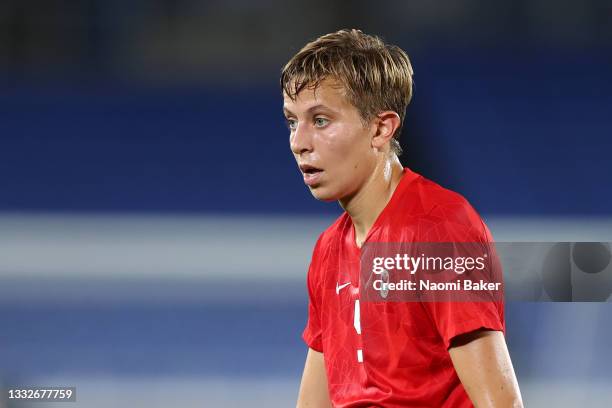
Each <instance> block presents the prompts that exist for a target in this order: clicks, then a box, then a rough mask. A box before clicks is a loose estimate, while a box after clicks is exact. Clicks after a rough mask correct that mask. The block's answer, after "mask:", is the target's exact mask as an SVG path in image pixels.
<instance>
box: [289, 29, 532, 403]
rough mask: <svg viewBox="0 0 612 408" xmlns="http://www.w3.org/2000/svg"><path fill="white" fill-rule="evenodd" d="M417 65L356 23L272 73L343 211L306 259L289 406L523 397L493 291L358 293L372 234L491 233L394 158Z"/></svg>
mask: <svg viewBox="0 0 612 408" xmlns="http://www.w3.org/2000/svg"><path fill="white" fill-rule="evenodd" d="M412 75H413V71H412V66H411V63H410V61H409V59H408V56H407V55H406V54H405V53H404V52H403V51H402V50H401V49H400V48H399V47H397V46H393V45H388V44H386V43H384V42H383V41H382V40H381V39H380V38H378V37H374V36H370V35H366V34H364V33H362V32H361V31H359V30H341V31H338V32H335V33H331V34H327V35H324V36H322V37H319V38H318V39H316V40H315V41H313V42H311V43H309V44H307V45H306V46H304V48H302V49H301V50H300V51H299V52H298V53H297V54H296V55H295V56H293V57H292V58H291V60H290V61H289V62H288V63H287V64H286V65H285V67H284V68H283V70H282V75H281V81H280V82H281V87H282V91H283V99H284V109H283V110H284V114H285V117H286V120H287V124H288V127H289V130H290V138H289V140H290V147H291V151H292V152H293V155H294V157H295V159H296V161H297V164H298V167H299V169H300V171H301V173H302V174H303V179H304V183H305V184H306V185H307V186H308V188H309V189H310V191H311V193H312V195H314V197H315V198H317V199H319V200H324V201H334V200H337V201H338V202H339V203H340V205H341V206H342V208H343V209H344V210H345V212H344V213H343V214H342V215H341V216H340V217H339V218H338V219H337V220H336V222H334V224H332V225H331V226H330V227H329V228H328V229H327V230H326V231H325V232H323V234H321V236H320V237H319V239H318V241H317V243H316V245H315V248H314V252H313V255H312V261H311V264H310V268H309V270H308V276H307V286H308V293H309V306H308V313H309V314H308V322H307V325H306V328H305V329H304V332H303V338H304V341H305V342H306V344H307V345H308V347H309V349H308V354H307V357H306V363H305V366H304V372H303V376H302V381H301V385H300V390H299V396H298V401H297V406H298V407H329V406H334V407H436V408H438V407H469V406H472V405H475V406H477V407H520V406H522V400H521V395H520V391H519V388H518V383H517V380H516V377H515V374H514V370H513V367H512V363H511V361H510V357H509V354H508V350H507V347H506V343H505V338H504V331H505V322H504V311H503V303H502V302H361V303H360V302H359V300H360V299H359V296H360V290H359V282H360V279H359V273H360V253H361V247H362V245H364V243H370V242H491V241H492V237H491V235H490V232H489V230H488V229H487V227H486V226H485V224H484V223H483V222H482V220H481V218H480V217H479V216H478V214H477V213H476V211H475V210H474V209H473V208H472V207H471V206H470V204H469V203H468V202H467V201H466V200H465V199H464V198H463V197H462V196H460V195H459V194H457V193H454V192H452V191H449V190H447V189H444V188H442V187H440V186H439V185H437V184H436V183H434V182H432V181H430V180H428V179H426V178H424V177H423V176H421V175H419V174H417V173H415V172H414V171H412V170H410V169H409V168H403V167H402V165H401V163H400V161H399V159H398V155H399V154H400V153H401V149H400V145H399V143H398V137H399V134H400V131H401V128H402V124H403V121H404V116H405V110H406V106H407V105H408V103H409V102H410V100H411V97H412Z"/></svg>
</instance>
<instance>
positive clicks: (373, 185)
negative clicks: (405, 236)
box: [340, 155, 403, 248]
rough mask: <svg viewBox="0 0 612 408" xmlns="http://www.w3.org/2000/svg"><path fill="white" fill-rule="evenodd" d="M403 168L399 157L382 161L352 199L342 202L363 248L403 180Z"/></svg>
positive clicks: (348, 198) (356, 238)
mask: <svg viewBox="0 0 612 408" xmlns="http://www.w3.org/2000/svg"><path fill="white" fill-rule="evenodd" d="M402 171H403V167H402V164H401V163H400V161H399V159H398V158H397V156H395V155H392V156H390V157H386V158H385V159H384V160H380V161H379V162H378V163H377V164H376V167H375V168H374V171H373V172H372V175H371V176H370V177H369V178H368V179H367V180H366V181H365V183H364V184H363V185H362V186H361V188H360V189H359V190H358V191H357V192H356V193H355V194H353V195H351V196H350V197H347V198H345V199H341V200H340V205H341V206H342V208H344V210H345V211H346V212H347V213H348V215H349V216H350V217H351V220H352V221H353V226H354V227H355V241H356V244H357V246H358V247H360V248H361V245H362V244H363V241H364V240H365V238H366V236H367V235H368V232H369V231H370V229H371V228H372V226H373V225H374V222H375V221H376V219H377V218H378V216H379V215H380V213H381V212H382V210H383V209H384V208H385V206H386V205H387V203H388V202H389V200H390V199H391V196H392V195H393V192H394V191H395V188H396V187H397V185H398V184H399V182H400V179H401V178H402Z"/></svg>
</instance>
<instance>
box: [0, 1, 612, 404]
mask: <svg viewBox="0 0 612 408" xmlns="http://www.w3.org/2000/svg"><path fill="white" fill-rule="evenodd" d="M344 27H356V28H361V29H363V30H364V31H365V32H368V33H372V34H378V35H381V36H383V38H385V39H386V40H388V41H389V42H391V43H396V44H398V45H400V46H401V47H402V48H404V49H405V50H406V51H407V52H408V54H409V55H410V57H411V60H412V63H413V66H414V69H415V96H414V99H413V103H412V104H411V105H410V106H409V108H408V111H407V119H406V124H405V127H404V132H403V135H402V144H403V147H404V151H405V153H404V155H403V156H402V161H403V162H404V164H406V165H408V166H410V167H411V168H413V169H414V170H416V171H417V172H420V173H421V174H423V175H425V176H427V177H429V178H432V179H433V180H435V181H437V182H439V183H440V184H442V185H444V186H446V187H449V188H451V189H454V190H456V191H458V192H460V193H461V194H463V195H464V196H465V197H466V198H467V199H468V200H469V201H470V202H471V203H472V204H473V205H474V206H475V207H476V209H477V210H478V211H479V212H480V213H481V214H482V215H483V216H484V217H485V220H486V221H487V223H488V224H489V226H490V228H491V230H492V232H493V234H494V235H495V237H496V239H498V240H506V241H530V240H548V241H572V240H585V241H597V240H608V241H612V188H611V187H612V186H611V183H610V174H611V173H612V172H611V170H612V166H611V164H610V163H611V160H610V158H611V155H610V150H611V147H612V142H611V141H610V136H612V115H611V114H610V112H612V110H611V109H612V76H611V72H612V52H611V51H612V5H611V4H610V2H607V1H604V0H588V1H570V2H564V3H563V6H561V5H560V4H559V3H558V2H555V1H552V0H532V1H527V0H522V1H505V2H495V3H493V2H486V1H484V0H458V1H455V2H452V4H449V3H447V2H444V3H442V2H424V1H416V2H399V1H390V0H382V1H378V2H376V4H375V5H373V4H371V3H370V2H366V1H350V2H349V1H337V2H334V3H332V4H329V3H327V2H323V1H319V0H316V1H309V2H305V1H298V2H292V3H291V4H286V2H281V1H277V0H267V1H262V2H248V1H240V0H237V1H229V2H228V1H225V2H220V1H201V2H196V1H192V0H154V1H147V2H143V1H133V2H120V1H116V0H112V1H108V0H107V1H101V0H89V1H81V2H66V1H34V0H29V1H18V0H7V1H4V2H2V4H0V87H1V88H0V89H2V92H0V322H2V330H0V361H2V363H1V364H0V375H1V378H2V381H3V382H4V383H5V384H6V385H9V384H21V385H23V384H40V385H76V386H77V400H78V403H77V405H78V406H83V407H108V406H143V407H144V406H147V407H157V406H159V407H161V406H168V405H175V406H182V407H190V406H194V407H195V406H224V407H231V406H236V407H238V406H261V407H273V406H279V407H281V406H291V405H293V404H294V402H295V397H296V396H297V387H298V384H299V378H300V375H301V370H302V366H303V361H304V357H305V353H306V346H305V345H304V344H303V343H302V341H301V339H300V335H301V331H302V329H303V326H304V323H305V321H306V301H307V299H306V291H305V276H306V270H307V266H308V262H309V257H310V253H311V250H312V246H313V245H314V242H315V241H316V238H317V237H318V234H319V233H320V232H321V231H322V230H323V229H324V228H325V227H326V225H328V224H329V222H331V221H332V220H333V219H334V217H335V216H337V215H338V214H339V213H340V210H339V207H338V206H337V205H336V204H329V203H328V204H325V203H319V202H316V201H315V200H314V199H312V197H311V195H310V194H309V193H308V191H307V189H306V188H305V187H304V185H303V183H302V181H301V178H300V175H299V172H298V170H297V168H296V166H295V164H294V163H293V158H292V156H291V154H290V151H289V147H288V135H287V131H286V128H285V125H284V122H283V118H282V112H281V105H282V98H281V96H280V90H279V86H278V77H279V73H280V69H281V67H282V66H283V64H284V63H285V62H286V61H287V60H288V59H289V58H290V57H291V56H292V55H293V53H295V52H296V51H297V50H299V48H301V46H302V45H304V44H305V43H306V42H307V41H309V40H311V39H314V38H316V37H317V36H318V35H321V34H324V33H327V32H330V31H335V30H338V29H340V28H344ZM610 311H611V310H610V307H609V306H608V304H606V303H601V304H580V303H567V304H560V303H556V304H555V303H550V304H535V303H510V304H508V305H507V325H508V343H509V347H510V351H511V354H512V357H513V361H514V364H515V369H516V371H517V374H518V377H519V382H520V384H521V387H522V391H523V394H524V399H525V402H526V405H527V406H557V407H563V406H567V407H573V406H576V405H578V404H580V405H582V406H585V407H586V406H606V404H607V401H609V400H610V398H612V390H610V388H609V384H610V380H611V379H612V377H611V374H610V369H609V367H610V366H611V365H612V357H610V356H612V353H611V350H610V347H611V346H610V344H611V341H612V329H611V328H610V327H611V325H610V319H609V313H610ZM38 406H39V405H38ZM54 406H58V405H54Z"/></svg>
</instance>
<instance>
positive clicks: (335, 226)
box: [313, 212, 350, 257]
mask: <svg viewBox="0 0 612 408" xmlns="http://www.w3.org/2000/svg"><path fill="white" fill-rule="evenodd" d="M347 223H348V224H347ZM348 226H350V217H349V216H348V214H347V213H346V212H344V213H342V215H340V216H339V217H338V218H337V219H336V220H335V221H334V222H333V223H332V224H331V225H330V226H329V227H327V228H326V229H325V231H323V232H322V233H321V234H320V235H319V238H318V239H317V243H316V244H315V247H314V251H313V257H314V256H315V255H320V253H321V252H323V251H326V250H328V249H329V248H330V247H332V246H333V244H336V243H338V242H339V240H340V239H341V238H342V237H343V236H344V234H345V233H346V231H347V228H348Z"/></svg>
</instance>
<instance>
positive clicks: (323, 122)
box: [314, 118, 329, 128]
mask: <svg viewBox="0 0 612 408" xmlns="http://www.w3.org/2000/svg"><path fill="white" fill-rule="evenodd" d="M314 123H315V126H316V127H319V128H321V127H324V126H325V125H327V124H328V123H329V119H325V118H315V120H314Z"/></svg>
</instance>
